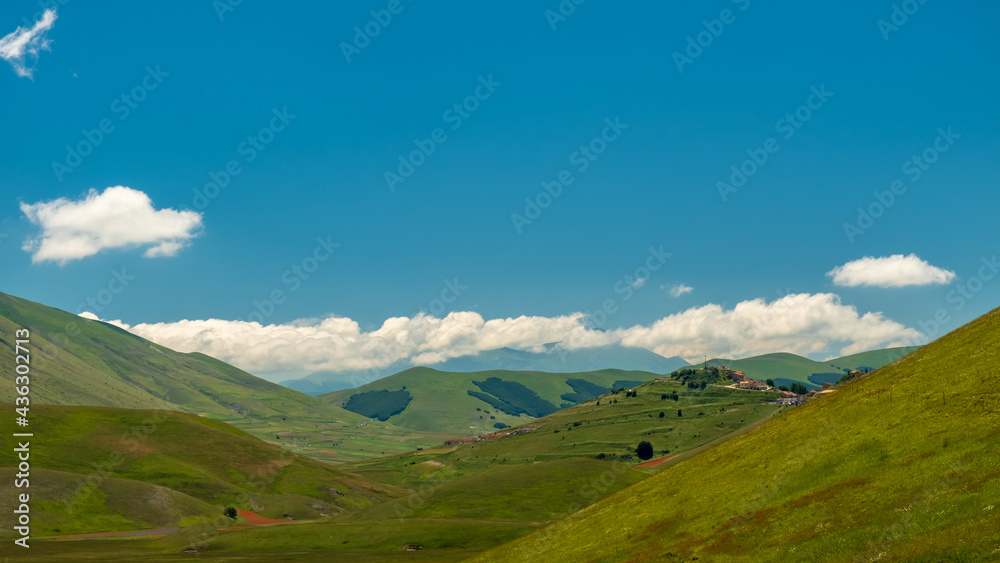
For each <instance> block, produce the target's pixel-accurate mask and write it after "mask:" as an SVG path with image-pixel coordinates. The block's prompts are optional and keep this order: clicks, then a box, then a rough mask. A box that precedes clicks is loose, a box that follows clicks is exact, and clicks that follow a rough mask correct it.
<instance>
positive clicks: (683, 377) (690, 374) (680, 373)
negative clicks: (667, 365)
mask: <svg viewBox="0 0 1000 563" xmlns="http://www.w3.org/2000/svg"><path fill="white" fill-rule="evenodd" d="M670 378H671V379H675V380H677V381H680V382H681V383H682V384H685V385H687V386H688V388H689V389H704V388H705V387H707V386H708V384H709V383H715V382H716V381H719V380H721V379H722V375H721V374H720V372H719V368H717V367H710V368H708V369H702V368H698V369H694V368H681V369H679V370H677V371H675V372H673V373H671V374H670Z"/></svg>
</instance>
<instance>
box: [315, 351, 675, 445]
mask: <svg viewBox="0 0 1000 563" xmlns="http://www.w3.org/2000/svg"><path fill="white" fill-rule="evenodd" d="M656 375H657V374H653V373H649V372H644V371H623V370H616V369H608V370H600V371H593V372H583V373H545V372H530V371H502V370H496V371H480V372H470V373H459V372H442V371H437V370H435V369H431V368H412V369H408V370H405V371H402V372H400V373H397V374H395V375H392V376H389V377H386V378H384V379H380V380H378V381H375V382H372V383H369V384H367V385H363V386H361V387H358V388H357V389H345V390H343V391H335V392H333V393H328V394H326V395H321V396H320V398H321V399H323V400H325V401H329V402H330V403H332V404H334V405H337V406H345V405H349V404H350V401H351V397H352V396H357V395H363V394H365V393H371V392H376V391H395V392H399V391H404V390H405V391H408V392H409V393H410V395H411V396H412V400H410V401H409V403H408V404H407V405H406V408H405V409H403V410H402V412H399V413H398V414H396V415H394V416H392V417H390V418H389V419H388V421H389V422H390V423H392V424H395V425H397V426H400V427H403V428H409V429H411V430H415V431H421V432H433V433H448V434H451V435H452V436H451V437H455V438H468V437H470V436H477V435H480V434H489V433H492V432H496V430H497V427H496V424H497V423H501V424H503V425H506V426H516V425H519V424H523V423H525V422H528V421H530V420H532V419H533V418H534V417H532V416H530V415H529V414H527V413H539V412H543V413H547V412H552V411H553V410H556V409H558V408H560V407H563V406H569V405H572V404H573V403H574V401H570V400H569V398H564V397H563V395H572V394H574V393H575V392H576V391H577V389H574V387H573V386H572V385H570V384H569V383H567V381H568V380H583V381H586V382H590V383H593V384H595V385H597V386H600V387H602V388H605V389H609V388H611V387H612V386H613V385H615V383H616V382H626V381H628V382H643V381H648V380H650V379H652V378H654V377H656ZM493 378H496V379H499V380H501V381H502V382H504V383H512V384H514V385H513V386H509V387H520V386H523V387H524V388H526V389H527V390H528V393H529V394H528V396H527V397H526V398H525V397H514V398H510V397H498V396H497V395H495V394H493V391H496V392H502V391H501V390H500V389H496V388H495V387H497V386H492V387H491V386H490V383H491V381H492V379H493ZM476 382H479V384H480V385H477V384H476ZM484 388H485V389H484ZM501 389H502V388H501ZM470 393H472V394H470ZM473 395H476V396H473ZM477 396H478V397H485V398H486V399H487V400H484V399H483V398H477ZM508 398H510V399H511V400H515V399H517V398H520V399H524V400H523V401H522V402H521V403H518V404H517V405H515V407H516V406H520V405H522V404H523V405H528V406H543V405H542V403H547V404H548V405H549V406H550V407H551V408H550V409H549V410H544V407H543V408H542V409H535V410H532V409H531V408H527V409H520V411H518V410H515V409H514V408H511V407H504V406H503V405H502V403H507V404H509V403H510V401H506V400H505V399H508ZM539 400H540V401H541V402H542V403H539ZM490 401H493V402H490ZM515 402H516V401H515ZM498 405H500V406H498ZM505 408H506V410H507V412H505ZM525 411H526V412H527V413H526V412H525ZM510 413H515V414H510Z"/></svg>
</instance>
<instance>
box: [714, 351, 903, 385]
mask: <svg viewBox="0 0 1000 563" xmlns="http://www.w3.org/2000/svg"><path fill="white" fill-rule="evenodd" d="M918 349H919V347H918V346H910V347H905V348H886V349H884V350H871V351H868V352H861V353H860V354H853V355H851V356H844V357H842V358H835V359H832V360H827V361H825V362H817V361H815V360H810V359H809V358H803V357H802V356H797V355H795V354H789V353H785V352H781V353H775V354H764V355H761V356H753V357H750V358H743V359H741V360H727V359H719V358H716V359H712V360H709V361H708V365H711V366H726V367H728V368H730V369H733V370H738V371H744V372H746V374H747V377H750V378H753V379H761V380H764V379H773V380H774V383H775V385H791V384H792V383H802V384H804V385H805V386H806V387H808V388H810V389H815V388H817V387H819V386H821V385H822V384H823V383H836V382H837V381H838V380H839V379H840V378H841V377H843V376H844V375H845V374H846V373H847V372H848V371H851V370H855V369H862V370H868V371H870V370H874V369H878V368H880V367H882V366H885V365H888V364H890V363H892V362H894V361H896V360H898V359H900V358H902V357H904V356H906V355H907V354H910V353H912V352H914V351H916V350H918Z"/></svg>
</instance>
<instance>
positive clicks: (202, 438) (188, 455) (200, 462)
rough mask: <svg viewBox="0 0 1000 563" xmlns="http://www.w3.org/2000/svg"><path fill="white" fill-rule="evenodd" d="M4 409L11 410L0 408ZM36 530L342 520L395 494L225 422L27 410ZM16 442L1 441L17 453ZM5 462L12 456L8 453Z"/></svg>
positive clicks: (0, 513)
mask: <svg viewBox="0 0 1000 563" xmlns="http://www.w3.org/2000/svg"><path fill="white" fill-rule="evenodd" d="M3 409H4V410H5V411H7V412H12V411H13V406H12V405H9V404H8V405H3ZM30 414H31V425H32V426H31V430H32V432H34V433H35V436H36V437H35V438H32V439H31V458H30V462H31V464H32V470H33V472H34V479H33V480H32V482H31V485H32V487H31V492H33V493H35V491H36V490H37V491H38V492H37V493H35V496H33V498H34V499H36V503H37V504H36V505H35V507H36V508H37V509H38V510H39V517H38V518H37V519H36V520H35V521H34V522H33V524H34V525H33V531H34V532H35V533H36V534H42V535H46V534H49V535H56V534H76V533H87V532H114V531H126V530H137V529H146V528H150V527H157V526H162V525H167V524H170V525H177V524H179V523H181V522H182V521H183V520H184V519H187V518H198V517H205V516H208V515H210V514H213V513H215V514H221V510H222V507H223V506H226V505H232V506H235V507H237V508H245V509H250V510H254V511H256V512H259V513H261V514H262V515H264V516H268V517H272V518H281V517H284V516H285V515H289V516H291V517H293V518H296V519H310V518H317V517H320V516H323V515H327V514H330V515H332V514H342V513H346V512H351V511H355V510H358V509H360V508H364V507H367V506H369V505H372V504H374V503H376V502H380V501H383V500H386V499H388V498H392V497H394V496H398V494H399V492H397V491H395V490H393V489H392V488H386V487H382V486H378V485H375V484H373V483H370V482H368V481H366V480H364V479H361V478H359V477H357V476H355V475H351V474H348V473H345V472H343V471H341V470H339V469H337V468H335V467H332V466H330V465H326V464H323V463H320V462H318V461H316V460H313V459H310V458H307V457H304V456H300V455H296V454H293V453H290V452H287V451H284V450H282V449H281V448H278V447H276V446H271V445H268V444H266V443H264V442H261V441H260V440H257V439H256V438H254V437H253V436H250V435H249V434H246V433H245V432H243V431H241V430H239V429H236V428H234V427H232V426H230V425H228V424H225V423H223V422H219V421H215V420H211V419H208V418H204V417H197V416H194V415H190V414H185V413H179V412H175V411H140V410H130V409H112V408H107V407H65V406H52V405H35V406H32V407H31V411H30ZM14 440H15V438H13V437H12V436H11V434H10V433H9V432H5V433H3V434H2V437H0V448H2V449H4V450H5V451H12V450H13V448H14V447H15V444H14ZM6 459H7V461H6V462H5V463H10V462H12V461H13V460H14V457H13V456H8V457H7V458H6ZM14 473H16V470H15V469H14V468H13V467H5V468H2V469H0V475H2V476H3V479H2V480H0V527H2V529H3V530H4V531H3V532H0V534H3V535H9V534H10V533H11V532H9V530H11V526H12V523H11V522H12V518H13V513H12V510H13V503H14V499H15V491H16V489H15V488H14V486H13V483H14V478H13V477H14Z"/></svg>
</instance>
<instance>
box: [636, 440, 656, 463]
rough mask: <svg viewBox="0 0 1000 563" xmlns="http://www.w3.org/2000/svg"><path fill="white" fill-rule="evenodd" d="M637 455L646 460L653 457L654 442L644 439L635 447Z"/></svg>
mask: <svg viewBox="0 0 1000 563" xmlns="http://www.w3.org/2000/svg"><path fill="white" fill-rule="evenodd" d="M635 455H636V457H638V458H639V459H641V460H643V461H646V460H647V459H650V458H652V457H653V444H650V443H649V442H647V441H645V440H643V441H642V442H639V445H638V446H636V448H635Z"/></svg>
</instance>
